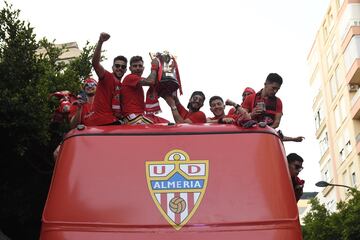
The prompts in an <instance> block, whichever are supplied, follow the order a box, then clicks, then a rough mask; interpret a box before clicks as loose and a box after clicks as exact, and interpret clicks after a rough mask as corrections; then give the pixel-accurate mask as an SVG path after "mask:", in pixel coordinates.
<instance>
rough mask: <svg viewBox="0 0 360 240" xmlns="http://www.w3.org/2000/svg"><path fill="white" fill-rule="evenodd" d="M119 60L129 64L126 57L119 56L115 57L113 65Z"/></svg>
mask: <svg viewBox="0 0 360 240" xmlns="http://www.w3.org/2000/svg"><path fill="white" fill-rule="evenodd" d="M117 60H121V61H124V62H125V63H126V64H127V59H126V57H124V56H121V55H119V56H117V57H115V58H114V61H113V63H115V61H117Z"/></svg>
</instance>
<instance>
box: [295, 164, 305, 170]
mask: <svg viewBox="0 0 360 240" xmlns="http://www.w3.org/2000/svg"><path fill="white" fill-rule="evenodd" d="M294 167H295V169H296V170H299V171H301V170H303V169H304V168H303V167H302V166H301V165H294Z"/></svg>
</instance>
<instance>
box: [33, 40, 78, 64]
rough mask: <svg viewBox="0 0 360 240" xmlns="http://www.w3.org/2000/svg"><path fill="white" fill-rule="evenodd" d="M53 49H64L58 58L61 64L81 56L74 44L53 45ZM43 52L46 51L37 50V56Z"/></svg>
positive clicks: (76, 45)
mask: <svg viewBox="0 0 360 240" xmlns="http://www.w3.org/2000/svg"><path fill="white" fill-rule="evenodd" d="M55 47H57V48H61V49H64V50H63V52H62V54H61V55H60V56H59V61H61V62H65V63H68V62H69V61H70V60H72V59H74V58H76V57H79V56H80V54H81V50H80V49H79V46H78V44H77V43H76V42H68V43H60V44H55ZM45 52H46V50H45V49H44V48H39V49H38V50H37V53H38V54H43V53H45Z"/></svg>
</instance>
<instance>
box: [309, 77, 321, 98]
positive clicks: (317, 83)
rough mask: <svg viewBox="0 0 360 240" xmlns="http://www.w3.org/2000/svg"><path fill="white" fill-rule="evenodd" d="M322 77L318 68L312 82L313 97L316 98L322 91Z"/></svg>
mask: <svg viewBox="0 0 360 240" xmlns="http://www.w3.org/2000/svg"><path fill="white" fill-rule="evenodd" d="M320 87H321V78H320V72H319V71H318V70H316V73H315V77H314V80H313V81H312V82H311V97H312V98H313V99H314V100H315V99H316V97H317V96H318V94H319V93H320Z"/></svg>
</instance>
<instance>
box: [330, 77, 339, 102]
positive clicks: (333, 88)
mask: <svg viewBox="0 0 360 240" xmlns="http://www.w3.org/2000/svg"><path fill="white" fill-rule="evenodd" d="M337 90H338V86H337V81H336V76H335V75H333V76H332V77H331V79H330V93H331V98H334V97H335V96H336V94H337Z"/></svg>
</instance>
